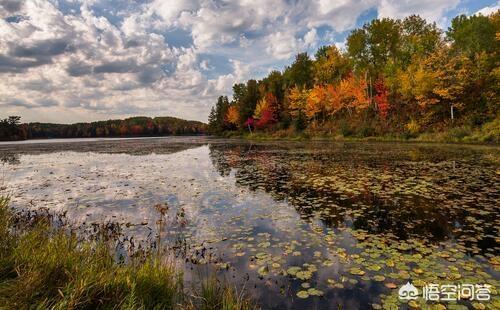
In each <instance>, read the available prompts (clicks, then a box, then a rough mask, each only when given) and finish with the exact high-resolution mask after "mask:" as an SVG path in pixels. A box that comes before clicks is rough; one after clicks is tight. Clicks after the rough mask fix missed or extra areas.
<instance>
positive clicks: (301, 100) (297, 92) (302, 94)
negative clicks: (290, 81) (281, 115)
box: [288, 87, 309, 117]
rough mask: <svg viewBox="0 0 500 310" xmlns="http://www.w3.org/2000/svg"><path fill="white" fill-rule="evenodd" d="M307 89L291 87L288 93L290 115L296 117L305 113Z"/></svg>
mask: <svg viewBox="0 0 500 310" xmlns="http://www.w3.org/2000/svg"><path fill="white" fill-rule="evenodd" d="M308 96H309V90H307V89H300V88H298V87H293V88H292V89H291V90H290V93H289V95H288V102H289V109H290V115H292V116H293V117H297V116H299V115H300V114H305V111H306V104H307V98H308Z"/></svg>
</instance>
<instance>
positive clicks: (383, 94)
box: [373, 78, 390, 119]
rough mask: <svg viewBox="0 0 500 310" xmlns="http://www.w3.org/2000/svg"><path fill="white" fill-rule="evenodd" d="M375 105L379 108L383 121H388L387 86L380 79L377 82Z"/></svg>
mask: <svg viewBox="0 0 500 310" xmlns="http://www.w3.org/2000/svg"><path fill="white" fill-rule="evenodd" d="M375 94H376V95H375V98H373V99H374V101H375V104H376V106H377V110H378V113H379V115H380V117H381V118H382V119H386V118H387V115H388V113H389V108H390V104H389V99H388V90H387V87H386V86H385V83H384V79H383V78H380V79H378V80H377V81H376V82H375Z"/></svg>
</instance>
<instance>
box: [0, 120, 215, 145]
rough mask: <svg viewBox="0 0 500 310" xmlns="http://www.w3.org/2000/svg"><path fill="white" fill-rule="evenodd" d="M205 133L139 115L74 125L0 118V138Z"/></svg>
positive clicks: (193, 125) (199, 126) (191, 125)
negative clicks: (25, 122) (24, 121)
mask: <svg viewBox="0 0 500 310" xmlns="http://www.w3.org/2000/svg"><path fill="white" fill-rule="evenodd" d="M205 132H206V124H204V123H202V122H198V121H187V120H183V119H179V118H175V117H155V118H150V117H142V116H139V117H131V118H126V119H124V120H107V121H99V122H91V123H76V124H50V123H27V124H21V123H20V117H19V116H10V117H8V118H6V119H3V120H0V140H26V139H43V138H92V137H140V136H166V135H198V134H204V133H205Z"/></svg>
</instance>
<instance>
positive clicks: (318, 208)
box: [0, 140, 500, 309]
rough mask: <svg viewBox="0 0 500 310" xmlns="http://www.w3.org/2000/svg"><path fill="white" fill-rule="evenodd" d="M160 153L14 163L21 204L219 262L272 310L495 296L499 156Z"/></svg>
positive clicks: (370, 151)
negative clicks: (110, 225)
mask: <svg viewBox="0 0 500 310" xmlns="http://www.w3.org/2000/svg"><path fill="white" fill-rule="evenodd" d="M120 150H121V152H125V151H123V150H122V149H120ZM155 150H156V151H158V152H157V153H156V154H142V155H134V156H131V155H130V154H126V153H120V154H99V156H98V157H96V156H95V155H94V154H93V153H78V152H64V151H63V150H58V151H57V152H53V151H54V150H51V151H44V150H35V149H30V150H29V152H28V151H27V152H26V153H23V154H21V155H20V156H19V158H18V160H17V162H16V163H15V164H9V165H8V166H6V169H7V171H8V173H7V175H8V174H9V173H10V174H11V175H12V176H14V175H15V178H14V177H12V178H11V179H10V180H7V181H8V184H9V190H11V191H12V193H13V194H12V204H13V206H14V207H16V208H27V209H33V208H39V207H40V206H43V207H46V208H48V209H50V210H61V211H65V212H67V217H68V218H69V219H71V220H72V221H73V224H74V226H75V227H79V225H81V224H82V223H86V224H90V223H99V224H103V223H107V222H116V223H120V224H119V227H120V231H121V233H123V234H124V235H127V236H133V239H134V240H152V242H153V243H154V242H157V243H161V244H163V245H164V246H166V247H169V248H172V249H176V254H178V255H179V256H181V257H182V258H183V259H184V261H185V262H186V270H187V272H190V270H191V268H193V269H194V270H197V269H196V267H197V266H200V265H203V266H205V267H206V268H210V267H211V266H215V267H216V268H218V270H219V274H220V276H221V278H229V279H232V281H234V282H235V283H236V284H241V285H245V286H246V287H253V289H254V290H261V292H262V294H258V293H256V294H255V295H256V296H261V297H259V298H267V299H263V300H262V301H263V302H266V304H269V305H270V307H275V308H279V307H286V305H288V303H287V302H288V300H293V302H298V304H297V307H300V306H306V305H307V303H308V302H311V303H314V304H315V305H318V307H321V306H327V305H328V306H332V305H337V306H339V307H342V308H345V307H346V305H350V304H353V303H356V304H359V305H360V306H359V307H361V308H369V307H372V308H373V309H392V308H396V307H400V306H403V305H404V306H405V307H410V308H422V309H424V308H425V307H424V306H426V304H425V301H424V300H423V299H422V298H421V297H420V298H419V299H418V300H416V301H413V302H408V303H406V302H403V301H401V300H399V298H398V288H400V287H401V286H402V285H403V284H406V283H407V282H408V281H411V283H412V284H413V285H414V286H415V287H417V288H418V289H420V290H421V289H422V288H423V287H424V286H425V285H427V284H429V283H435V284H450V283H454V284H460V283H476V284H480V283H488V284H490V285H492V286H493V287H498V274H499V272H500V258H499V255H498V253H499V249H500V248H499V246H498V241H500V238H499V237H498V227H500V219H499V218H498V212H499V211H500V206H499V205H498V200H499V199H500V184H499V182H498V181H497V180H498V174H497V173H498V171H499V167H498V162H500V161H494V160H491V157H492V156H493V157H495V156H497V155H495V154H497V153H496V151H497V149H495V148H482V147H465V146H445V147H444V146H443V147H441V146H437V145H432V146H427V145H411V144H404V145H400V144H356V143H343V144H321V145H317V144H295V143H294V144H292V143H283V144H278V143H269V144H257V145H248V144H245V143H239V142H227V141H224V140H217V142H213V143H212V144H210V145H209V146H199V147H197V148H183V151H181V152H178V153H172V154H169V153H161V151H159V150H158V149H155ZM86 151H88V149H86ZM91 151H92V150H91ZM0 152H1V149H0ZM44 152H47V153H44ZM124 167H126V168H124ZM165 203H167V205H168V209H167V210H165V206H166V205H165ZM160 223H161V225H160ZM143 224H144V225H143ZM160 226H161V227H160ZM262 296H269V297H262ZM498 303H499V301H498V294H497V293H496V290H495V291H493V293H492V300H491V301H490V302H481V303H478V302H475V301H471V300H466V299H464V300H461V301H460V302H459V303H457V304H456V308H458V307H460V306H464V307H468V308H474V309H481V308H480V307H482V306H484V307H486V308H488V307H489V308H495V305H498ZM429 305H430V304H429ZM448 306H450V307H449V308H452V307H451V305H448V304H446V305H443V304H439V303H434V304H432V307H431V309H444V308H442V307H448ZM478 307H479V308H478Z"/></svg>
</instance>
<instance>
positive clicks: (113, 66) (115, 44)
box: [0, 0, 500, 123]
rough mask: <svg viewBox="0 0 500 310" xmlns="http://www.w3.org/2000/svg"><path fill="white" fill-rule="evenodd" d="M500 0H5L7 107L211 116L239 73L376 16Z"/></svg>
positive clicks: (437, 17)
mask: <svg viewBox="0 0 500 310" xmlns="http://www.w3.org/2000/svg"><path fill="white" fill-rule="evenodd" d="M499 4H500V2H499V1H497V0H491V1H488V0H418V1H417V0H310V1H302V0H281V1H278V0H276V1H272V0H201V1H194V0H151V1H147V0H134V1H133V0H129V1H117V0H102V1H99V0H88V1H87V0H83V1H79V0H60V1H57V0H53V1H47V0H26V1H21V0H0V81H1V82H0V118H3V117H6V116H8V115H20V116H22V119H23V121H44V122H59V123H70V122H77V121H92V120H104V119H110V118H122V117H127V116H132V115H147V116H165V115H171V116H177V117H182V118H186V119H195V120H201V121H206V120H207V115H208V112H209V110H210V107H211V105H212V104H213V103H214V101H215V99H216V97H217V96H218V95H220V94H228V95H229V94H230V92H231V86H232V84H234V83H235V82H243V81H245V80H246V79H248V78H260V77H263V76H264V75H265V74H267V73H268V72H269V71H270V70H272V69H279V70H281V69H282V68H283V66H284V65H285V64H288V63H290V61H291V59H292V58H293V56H294V55H295V54H296V53H297V52H301V51H308V52H310V53H314V51H315V50H316V48H317V47H318V46H320V45H324V44H337V45H338V46H343V43H344V41H345V37H346V35H347V34H348V33H349V31H350V30H351V29H353V28H356V27H359V26H360V25H362V24H363V23H365V22H367V21H369V20H371V19H373V18H376V17H386V16H389V17H394V18H403V17H405V16H408V15H411V14H420V15H421V16H422V17H425V18H426V19H428V20H431V21H435V22H437V23H438V25H440V27H442V28H446V27H447V26H448V25H449V21H450V18H452V17H453V16H455V15H457V14H460V13H464V14H474V13H476V12H478V11H481V12H484V13H488V12H490V11H492V10H495V9H498V8H499Z"/></svg>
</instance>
